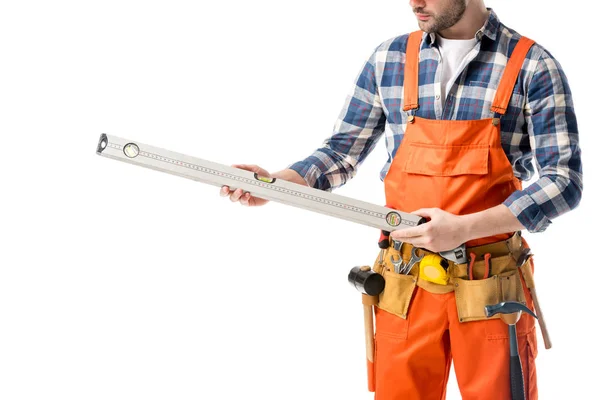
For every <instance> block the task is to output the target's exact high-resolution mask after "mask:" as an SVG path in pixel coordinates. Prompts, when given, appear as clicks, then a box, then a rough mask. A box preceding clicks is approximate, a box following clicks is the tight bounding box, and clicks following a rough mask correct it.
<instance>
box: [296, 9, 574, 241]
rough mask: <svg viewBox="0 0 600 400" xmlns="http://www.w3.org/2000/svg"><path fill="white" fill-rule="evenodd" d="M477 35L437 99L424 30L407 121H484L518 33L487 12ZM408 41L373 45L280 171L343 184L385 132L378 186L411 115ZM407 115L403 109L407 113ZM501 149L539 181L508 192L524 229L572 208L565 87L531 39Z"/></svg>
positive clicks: (322, 183) (435, 53)
mask: <svg viewBox="0 0 600 400" xmlns="http://www.w3.org/2000/svg"><path fill="white" fill-rule="evenodd" d="M489 11H490V13H489V17H488V20H487V21H486V23H485V25H484V26H483V27H482V28H481V29H480V30H479V31H478V32H477V34H476V39H477V44H476V46H475V51H473V52H471V57H472V59H471V60H470V62H469V63H468V65H467V66H466V67H465V69H464V70H463V71H462V72H461V73H460V75H459V76H458V78H457V80H456V81H455V82H454V84H453V86H452V89H451V90H450V91H449V93H448V94H447V96H446V101H445V103H442V100H441V82H440V77H441V68H438V65H439V61H440V52H439V49H438V47H437V44H436V42H435V34H427V33H424V34H423V35H424V37H423V41H422V42H421V50H420V64H419V108H418V109H417V110H416V111H414V115H416V116H419V117H422V118H428V119H439V120H475V119H483V118H492V117H494V116H495V115H494V114H493V112H492V111H491V110H490V106H491V103H492V101H493V99H494V96H495V94H496V88H497V86H498V83H499V82H500V78H501V77H502V73H503V72H504V67H505V66H506V62H507V56H506V55H507V54H510V53H509V51H512V49H513V48H514V46H515V45H516V43H517V41H518V39H519V38H520V35H519V34H518V33H517V32H515V31H514V30H512V29H510V28H508V27H506V26H505V25H503V24H502V23H501V22H500V21H499V20H498V17H497V16H496V14H495V13H494V11H493V10H491V9H489ZM407 40H408V35H403V36H398V37H394V38H392V39H389V40H386V41H385V42H383V43H381V44H380V45H379V46H377V48H376V49H375V51H374V52H373V54H372V55H371V56H370V58H369V59H368V60H367V61H366V62H365V64H364V66H363V68H362V70H361V72H360V73H359V74H358V76H357V78H356V81H355V87H354V90H353V93H351V94H350V95H349V96H348V98H347V99H346V103H345V105H344V107H343V109H342V111H341V113H340V116H339V118H338V120H337V122H336V124H335V126H334V130H333V134H332V135H331V136H330V137H329V138H327V139H326V140H325V142H324V143H323V145H322V147H320V148H319V149H317V150H315V151H314V152H313V154H311V155H310V156H309V157H307V158H306V159H304V160H302V161H299V162H296V163H294V164H291V165H289V166H288V168H291V169H293V170H295V171H296V172H298V173H299V174H300V175H301V176H302V177H303V178H304V179H305V180H306V181H307V183H308V185H309V186H312V187H315V188H318V189H322V190H327V191H331V190H333V189H335V188H336V187H339V186H341V185H343V184H344V183H346V182H347V181H348V180H349V179H351V178H352V177H353V176H354V175H355V174H356V171H357V168H358V167H359V166H360V164H361V163H362V162H363V161H364V160H365V158H366V157H367V155H368V154H369V153H370V152H371V151H372V150H373V148H374V147H375V144H376V143H377V141H378V140H379V138H380V137H381V136H382V134H383V133H385V135H384V136H385V142H386V147H387V151H388V160H387V162H386V163H385V165H384V167H383V169H382V170H381V173H380V177H381V179H382V180H383V179H384V177H385V176H386V174H387V171H388V169H389V167H390V165H391V162H392V159H393V158H394V155H395V154H396V151H397V149H398V146H399V145H400V142H401V141H402V138H403V137H404V130H405V128H406V119H407V116H408V115H409V114H407V113H406V112H404V111H403V110H402V107H403V105H404V104H403V92H404V87H403V84H404V73H403V72H404V63H405V60H406V53H405V50H406V44H407ZM412 112H413V111H411V113H412ZM501 131H502V138H501V140H502V147H503V149H504V151H505V153H506V156H507V157H508V160H509V161H510V163H511V164H512V166H513V171H514V174H515V176H516V177H517V178H519V179H521V180H523V181H527V180H529V179H531V178H532V176H533V175H534V173H535V170H534V167H533V164H534V163H535V166H536V168H537V171H538V173H539V179H538V180H536V181H535V182H533V183H531V184H530V185H529V186H528V187H526V188H525V189H524V190H520V191H516V192H514V193H512V194H511V195H510V196H509V197H508V198H507V199H506V200H505V201H504V204H505V205H506V206H507V207H508V208H509V209H510V210H511V211H512V213H513V214H514V215H515V216H516V217H517V218H518V219H519V221H520V222H521V223H522V224H523V226H525V228H526V229H527V230H528V231H530V232H541V231H543V230H545V229H546V228H547V227H548V225H549V224H550V223H551V222H550V220H551V219H552V218H555V217H557V216H559V215H561V214H564V213H565V212H567V211H569V210H572V209H573V208H575V207H576V206H577V205H578V204H579V201H580V199H581V193H582V190H583V181H582V166H581V149H580V147H579V143H578V142H579V138H578V131H577V121H576V118H575V111H574V108H573V100H572V97H571V91H570V89H569V85H568V82H567V78H566V76H565V74H564V72H563V71H562V68H561V66H560V65H559V63H558V61H557V60H556V59H554V57H553V56H552V55H551V54H550V53H549V52H548V51H547V50H545V49H544V48H543V47H542V46H540V45H538V44H537V43H536V44H534V45H533V46H532V48H531V49H530V50H529V53H528V54H527V58H526V60H525V62H524V64H523V66H522V68H521V73H520V74H519V77H518V79H517V82H516V84H515V87H514V90H513V93H512V96H511V99H510V105H509V108H508V110H507V111H506V113H505V115H504V116H503V117H502V119H501Z"/></svg>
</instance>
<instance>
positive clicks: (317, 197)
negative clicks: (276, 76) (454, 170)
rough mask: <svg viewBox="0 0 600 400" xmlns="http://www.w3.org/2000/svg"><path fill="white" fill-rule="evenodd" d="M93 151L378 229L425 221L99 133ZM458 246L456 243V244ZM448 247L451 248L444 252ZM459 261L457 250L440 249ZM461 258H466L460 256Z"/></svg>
mask: <svg viewBox="0 0 600 400" xmlns="http://www.w3.org/2000/svg"><path fill="white" fill-rule="evenodd" d="M96 153H97V154H99V155H101V156H105V157H109V158H112V159H115V160H119V161H124V162H128V163H131V164H135V165H139V166H142V167H146V168H151V169H154V170H157V171H161V172H166V173H169V174H173V175H178V176H181V177H184V178H188V179H193V180H195V181H200V182H203V183H208V184H211V185H215V186H219V187H221V186H223V185H226V186H229V187H230V188H231V189H237V188H241V189H242V190H244V191H247V192H250V193H252V195H253V196H256V197H260V198H263V199H267V200H273V201H276V202H279V203H284V204H288V205H291V206H295V207H299V208H303V209H306V210H311V211H315V212H318V213H321V214H326V215H330V216H333V217H337V218H340V219H344V220H347V221H351V222H356V223H359V224H362V225H367V226H371V227H373V228H377V229H380V230H384V231H394V230H396V229H403V228H407V227H411V226H416V225H418V224H420V223H424V222H426V220H425V218H423V217H421V216H418V215H415V214H410V213H406V212H402V211H399V210H394V209H392V208H387V207H383V206H378V205H375V204H372V203H368V202H365V201H361V200H356V199H353V198H350V197H346V196H342V195H339V194H334V193H331V192H327V191H324V190H319V189H315V188H312V187H308V186H303V185H299V184H297V183H293V182H289V181H284V180H280V179H276V178H268V177H262V176H258V175H257V174H255V173H253V172H250V171H245V170H242V169H239V168H234V167H230V166H227V165H223V164H218V163H215V162H211V161H207V160H203V159H200V158H196V157H191V156H187V155H185V154H181V153H176V152H173V151H169V150H164V149H161V148H158V147H153V146H149V145H147V144H143V143H140V142H136V141H132V140H127V139H123V138H119V137H116V136H112V135H106V134H102V135H101V136H100V140H99V142H98V147H97V149H96ZM459 249H460V248H459ZM450 253H452V254H450ZM441 254H442V255H443V256H444V257H446V258H448V259H449V260H451V261H455V262H460V261H461V256H462V255H463V251H458V252H457V251H455V250H452V251H450V252H444V253H441ZM464 262H466V258H465V259H464Z"/></svg>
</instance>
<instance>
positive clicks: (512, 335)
mask: <svg viewBox="0 0 600 400" xmlns="http://www.w3.org/2000/svg"><path fill="white" fill-rule="evenodd" d="M508 333H509V340H510V394H511V400H526V399H525V384H524V382H523V367H522V366H521V357H519V345H518V342H517V327H516V325H508Z"/></svg>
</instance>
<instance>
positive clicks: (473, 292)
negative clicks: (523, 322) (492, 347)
mask: <svg viewBox="0 0 600 400" xmlns="http://www.w3.org/2000/svg"><path fill="white" fill-rule="evenodd" d="M390 241H391V239H390ZM412 248H413V246H412V245H411V244H409V243H404V245H403V246H402V247H401V249H400V251H398V250H396V249H394V247H393V246H389V247H388V248H387V249H382V250H381V252H380V254H379V255H378V257H377V259H376V260H375V263H374V266H373V271H375V272H377V273H379V274H381V275H383V277H384V279H385V289H384V290H383V292H381V294H380V295H379V301H378V303H377V307H379V308H380V309H382V310H385V311H387V312H390V313H392V314H395V315H397V316H399V317H400V318H404V319H406V317H407V316H408V309H409V305H410V302H411V299H412V296H413V293H414V291H415V288H416V287H417V286H419V287H421V288H422V289H424V290H427V291H429V292H432V293H440V294H441V293H450V292H452V291H454V292H455V295H456V307H457V311H458V317H459V320H460V322H468V321H478V320H484V319H489V318H487V317H486V315H485V311H484V310H485V306H486V305H490V304H497V303H499V302H502V301H518V302H521V303H523V304H525V293H524V290H523V287H524V286H527V287H532V285H533V282H525V281H523V280H522V279H523V278H522V276H521V275H522V274H520V273H519V268H518V267H517V259H518V257H519V254H520V252H521V250H522V249H523V242H522V240H521V232H516V233H515V234H514V235H513V236H511V237H510V238H509V239H507V240H503V241H499V242H494V243H490V244H485V245H481V246H476V247H468V248H467V254H470V253H474V254H475V255H476V256H477V258H476V261H475V262H474V263H473V272H472V277H473V279H470V278H469V273H468V266H469V263H467V264H456V263H453V262H449V266H448V269H447V272H448V276H449V279H448V283H447V284H446V285H440V284H437V283H433V282H430V281H427V280H424V279H421V278H420V277H419V263H416V264H415V265H414V267H413V268H412V269H411V270H410V272H409V273H408V274H399V273H396V272H395V271H394V267H393V265H392V260H391V257H393V258H394V259H395V260H397V259H398V257H402V259H403V260H404V261H405V262H408V261H409V260H410V257H411V252H412ZM418 252H420V253H419V254H420V255H427V254H431V253H430V252H428V251H426V250H423V249H418ZM486 253H490V255H491V257H490V260H491V271H488V277H487V278H484V276H485V275H486V270H487V268H488V267H487V265H489V264H486V262H485V260H484V255H485V254H486ZM521 268H527V269H529V271H530V269H531V260H530V259H529V260H528V261H527V262H526V263H525V264H523V266H521ZM523 276H527V277H528V279H533V278H532V274H531V273H528V274H523ZM499 317H500V316H499V315H496V316H494V317H492V318H499Z"/></svg>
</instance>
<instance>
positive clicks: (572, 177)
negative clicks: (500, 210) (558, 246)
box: [504, 52, 583, 232]
mask: <svg viewBox="0 0 600 400" xmlns="http://www.w3.org/2000/svg"><path fill="white" fill-rule="evenodd" d="M525 110H526V112H525V121H526V123H527V130H528V131H529V142H530V146H531V150H532V153H533V158H534V162H535V166H536V168H537V171H538V175H539V179H537V180H536V181H534V182H533V183H532V184H531V185H529V186H528V187H527V188H525V189H524V190H519V191H515V192H514V193H512V194H511V195H510V196H509V197H508V198H507V199H506V200H505V201H504V205H506V206H507V207H508V208H509V209H510V210H511V211H512V213H513V214H514V215H515V216H516V217H517V218H518V220H519V221H520V222H521V224H522V225H523V226H524V227H525V228H526V229H527V230H528V231H530V232H542V231H544V230H545V229H546V228H547V227H548V226H549V225H550V224H551V219H553V218H556V217H558V216H559V215H561V214H564V213H566V212H568V211H570V210H572V209H574V208H575V207H577V205H578V204H579V202H580V200H581V195H582V191H583V175H582V165H581V149H580V147H579V134H578V130H577V121H576V118H575V111H574V108H573V99H572V96H571V90H570V88H569V84H568V82H567V78H566V76H565V74H564V72H563V70H562V68H561V66H560V64H559V63H558V61H557V60H555V59H554V58H553V57H552V56H551V55H550V54H548V53H547V52H544V53H543V54H542V56H541V57H540V59H539V61H538V64H537V66H536V70H535V72H534V74H533V77H532V80H531V82H530V85H529V90H528V93H527V100H526V104H525Z"/></svg>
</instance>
